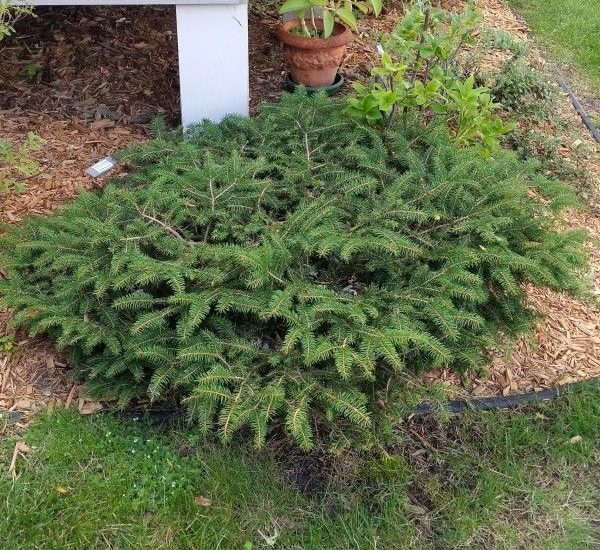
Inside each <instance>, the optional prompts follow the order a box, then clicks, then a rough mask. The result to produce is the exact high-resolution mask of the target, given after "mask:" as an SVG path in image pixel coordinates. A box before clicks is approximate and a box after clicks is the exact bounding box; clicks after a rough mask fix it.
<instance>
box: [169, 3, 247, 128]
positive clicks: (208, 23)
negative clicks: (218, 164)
mask: <svg viewBox="0 0 600 550" xmlns="http://www.w3.org/2000/svg"><path fill="white" fill-rule="evenodd" d="M177 36H178V43H179V78H180V86H181V118H182V123H183V126H184V127H186V126H189V125H190V124H192V123H194V122H200V121H201V120H202V119H205V118H209V119H211V120H215V121H219V120H221V119H222V118H223V117H224V116H225V115H227V114H233V113H235V114H241V115H247V114H248V98H249V93H250V92H249V67H248V4H247V3H246V4H237V5H235V4H234V5H231V4H225V5H224V4H220V5H177Z"/></svg>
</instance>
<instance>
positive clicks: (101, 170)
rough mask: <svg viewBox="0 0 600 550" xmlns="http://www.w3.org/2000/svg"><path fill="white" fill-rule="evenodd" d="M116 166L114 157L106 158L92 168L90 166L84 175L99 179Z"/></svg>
mask: <svg viewBox="0 0 600 550" xmlns="http://www.w3.org/2000/svg"><path fill="white" fill-rule="evenodd" d="M116 165H117V159H116V158H115V157H106V158H103V159H102V160H101V161H99V162H97V163H96V164H94V165H93V166H90V167H89V168H88V169H87V170H86V171H85V173H86V174H88V176H92V178H99V177H100V176H103V175H104V174H106V173H107V172H109V171H110V170H112V169H113V168H114V167H115V166H116Z"/></svg>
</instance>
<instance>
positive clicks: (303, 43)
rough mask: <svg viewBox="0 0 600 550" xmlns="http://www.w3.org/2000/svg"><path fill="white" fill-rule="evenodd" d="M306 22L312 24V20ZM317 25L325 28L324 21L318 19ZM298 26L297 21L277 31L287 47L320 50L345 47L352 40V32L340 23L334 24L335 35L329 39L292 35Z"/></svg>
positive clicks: (284, 25)
mask: <svg viewBox="0 0 600 550" xmlns="http://www.w3.org/2000/svg"><path fill="white" fill-rule="evenodd" d="M305 21H306V22H307V23H311V21H310V19H305ZM316 24H317V27H318V28H319V29H322V28H323V20H322V19H317V20H316ZM297 26H298V21H297V20H295V19H294V20H292V21H286V22H284V23H282V24H281V25H280V27H279V28H278V29H277V36H278V38H279V40H281V42H283V43H284V44H285V45H287V46H292V47H294V48H299V49H302V50H320V49H329V48H338V47H340V46H344V45H345V44H347V43H348V42H350V40H351V39H352V31H351V30H350V29H349V28H348V27H347V26H346V25H344V24H343V23H340V22H338V21H336V22H335V23H334V25H333V34H332V35H331V36H330V37H329V38H308V37H306V36H300V35H297V34H292V33H291V32H290V31H291V30H292V29H294V28H296V27H297ZM336 31H337V33H336Z"/></svg>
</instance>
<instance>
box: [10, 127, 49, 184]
mask: <svg viewBox="0 0 600 550" xmlns="http://www.w3.org/2000/svg"><path fill="white" fill-rule="evenodd" d="M43 144H44V140H43V139H42V138H40V137H39V136H38V135H37V134H35V133H34V132H28V133H27V136H26V138H25V141H23V143H21V144H20V145H18V146H17V147H15V145H14V144H13V143H12V142H11V141H10V140H8V139H0V163H1V164H0V192H3V191H4V192H6V191H8V190H9V189H13V190H15V191H21V190H23V188H24V185H23V183H22V182H21V181H20V180H19V177H31V176H33V175H34V174H35V173H36V172H38V170H39V169H40V166H39V164H38V163H37V161H36V160H34V159H33V158H32V157H31V154H32V153H34V152H35V151H38V150H39V149H40V148H41V147H42V146H43Z"/></svg>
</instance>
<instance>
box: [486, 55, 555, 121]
mask: <svg viewBox="0 0 600 550" xmlns="http://www.w3.org/2000/svg"><path fill="white" fill-rule="evenodd" d="M491 92H492V96H493V97H494V100H495V101H498V102H501V103H502V105H503V106H504V107H505V108H507V109H513V110H519V108H521V107H522V106H523V105H528V104H531V103H537V102H540V101H545V100H547V99H549V98H550V97H551V95H552V90H551V88H550V85H549V84H548V80H547V78H546V77H545V75H543V74H542V73H540V72H539V71H537V70H535V69H534V68H533V67H531V65H529V64H528V63H527V62H526V61H524V60H522V59H517V60H511V61H509V62H508V63H506V65H505V66H504V67H503V69H502V71H500V72H499V73H498V74H497V75H496V78H495V80H494V84H493V86H492V90H491Z"/></svg>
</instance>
